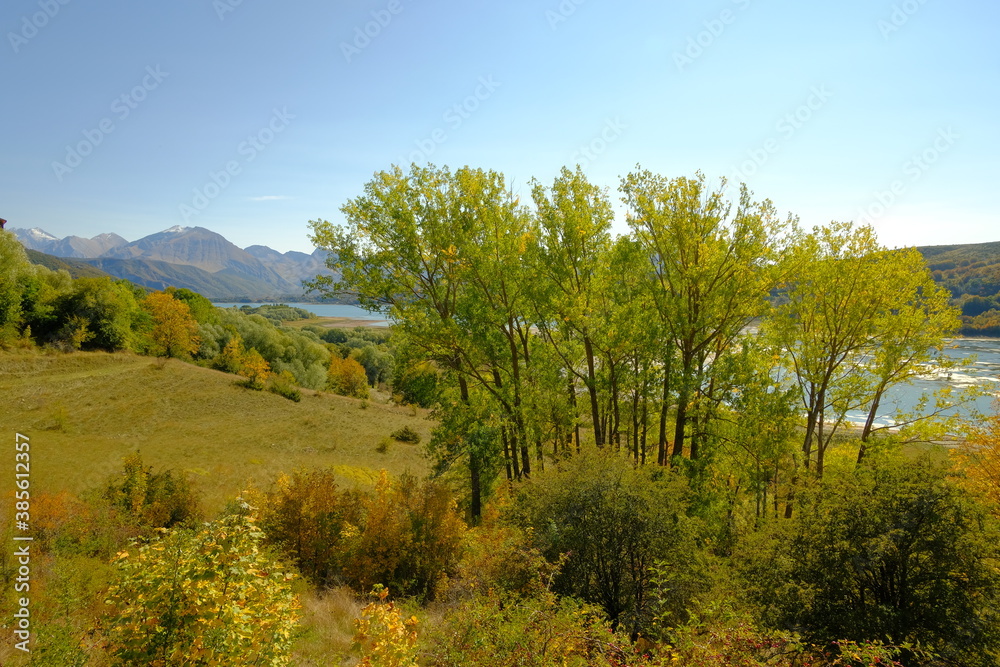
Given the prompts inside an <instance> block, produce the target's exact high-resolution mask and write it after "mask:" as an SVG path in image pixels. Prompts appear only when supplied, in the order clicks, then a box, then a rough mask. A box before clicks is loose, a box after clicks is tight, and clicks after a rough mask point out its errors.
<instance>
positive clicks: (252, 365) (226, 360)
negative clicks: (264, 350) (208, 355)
mask: <svg viewBox="0 0 1000 667" xmlns="http://www.w3.org/2000/svg"><path fill="white" fill-rule="evenodd" d="M214 365H215V367H216V368H218V369H219V370H222V371H226V372H227V373H238V374H239V375H242V376H243V377H244V378H246V379H245V380H243V381H241V382H240V383H239V384H241V385H242V386H244V387H248V388H250V389H257V390H261V389H263V388H264V386H265V385H266V383H267V379H268V378H269V377H270V376H271V366H270V364H268V363H267V361H266V360H265V359H264V357H262V356H261V354H260V352H258V351H257V350H256V349H255V348H250V349H249V350H248V349H246V348H245V347H244V346H243V339H242V338H241V337H240V336H239V335H235V336H233V337H231V338H230V339H229V342H227V343H226V346H225V347H224V348H223V349H222V352H221V353H219V356H218V357H216V359H215V361H214Z"/></svg>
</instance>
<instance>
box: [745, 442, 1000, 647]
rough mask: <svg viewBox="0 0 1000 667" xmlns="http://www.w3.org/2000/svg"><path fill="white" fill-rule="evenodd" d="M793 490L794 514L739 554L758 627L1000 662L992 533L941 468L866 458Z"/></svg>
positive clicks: (999, 584)
mask: <svg viewBox="0 0 1000 667" xmlns="http://www.w3.org/2000/svg"><path fill="white" fill-rule="evenodd" d="M800 496H801V497H800V498H797V500H800V502H798V503H797V508H798V509H797V516H796V517H794V518H793V519H792V520H791V521H780V522H775V523H774V524H773V525H772V526H770V527H769V528H768V530H766V531H763V532H762V534H759V535H756V536H753V537H751V538H750V539H748V540H747V541H746V543H745V544H744V545H743V547H742V555H741V556H740V557H739V558H738V559H737V562H738V563H739V564H740V571H741V573H742V576H741V588H742V589H743V591H744V592H745V594H746V597H747V599H748V600H749V601H751V602H752V603H753V604H755V605H756V607H757V609H758V613H759V615H760V617H761V619H762V621H763V622H764V623H765V624H766V625H769V626H770V627H797V628H800V629H801V632H802V633H803V635H804V636H805V638H806V639H808V640H810V641H813V642H816V643H823V644H825V643H827V642H828V641H829V640H830V639H842V638H846V639H850V640H854V641H866V640H887V641H889V642H890V643H892V644H896V645H902V644H904V643H910V644H916V643H918V642H919V644H920V645H922V646H923V647H924V648H926V649H930V650H932V651H934V652H936V653H937V654H939V655H940V657H941V658H942V659H944V660H945V661H946V662H948V663H949V664H963V665H983V666H985V665H996V664H998V656H1000V653H998V650H1000V614H998V611H997V610H998V609H1000V571H998V570H997V568H996V544H997V543H998V541H1000V532H998V531H997V529H996V527H995V526H994V525H992V524H991V521H990V517H989V516H988V514H987V512H986V511H985V510H984V509H983V508H982V507H980V506H979V505H978V504H977V503H976V502H975V501H974V499H972V498H971V497H969V495H968V494H967V493H966V492H964V491H963V490H961V489H960V488H959V487H957V486H956V485H955V484H954V482H953V481H952V480H950V479H949V477H948V470H947V468H945V467H944V466H942V465H940V464H934V463H931V462H929V461H919V462H905V461H903V462H896V461H887V460H879V459H875V460H873V461H872V462H871V464H870V465H866V466H864V467H862V468H861V469H859V470H857V471H854V472H852V473H850V474H846V475H844V476H842V478H840V479H827V480H824V483H823V484H822V485H820V486H818V488H816V489H814V490H812V491H811V492H809V493H806V492H805V491H803V492H802V494H800ZM912 658H913V655H912V653H907V652H904V654H903V661H904V662H907V663H908V662H909V661H910V660H911V659H912Z"/></svg>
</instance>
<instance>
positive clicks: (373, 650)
mask: <svg viewBox="0 0 1000 667" xmlns="http://www.w3.org/2000/svg"><path fill="white" fill-rule="evenodd" d="M372 595H375V596H377V597H378V599H377V600H375V601H374V602H372V603H371V604H369V605H368V606H367V607H365V608H364V609H362V610H361V618H358V619H355V621H354V623H355V625H356V626H357V632H356V633H355V635H354V641H356V642H357V643H358V644H360V645H361V651H362V653H363V657H362V658H361V663H360V664H361V665H365V666H367V667H417V661H416V654H417V631H416V627H417V619H416V617H415V616H410V617H409V618H407V619H405V620H404V619H403V618H402V616H401V614H400V613H399V609H398V608H397V607H396V604H395V603H394V602H388V601H387V598H388V597H389V589H388V588H383V587H382V586H380V585H378V586H375V587H374V589H373V590H372Z"/></svg>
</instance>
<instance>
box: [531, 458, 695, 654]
mask: <svg viewBox="0 0 1000 667" xmlns="http://www.w3.org/2000/svg"><path fill="white" fill-rule="evenodd" d="M686 510H687V483H686V480H685V479H684V478H683V477H682V475H680V474H679V473H672V472H670V471H669V470H665V469H663V468H656V469H654V470H649V469H638V470H636V469H634V468H633V466H632V464H631V463H630V462H629V461H628V460H626V459H623V458H621V457H619V456H616V455H614V454H613V453H612V454H608V455H594V456H588V455H584V456H578V457H575V458H573V459H570V460H569V461H567V462H565V463H563V464H562V465H561V466H560V467H559V468H558V470H556V471H555V472H551V471H547V472H546V474H544V475H536V477H535V479H534V480H532V481H530V482H528V483H526V484H524V485H523V486H522V487H521V489H520V493H519V494H518V497H517V502H516V507H515V509H514V511H515V512H516V513H517V514H518V515H519V520H520V522H521V525H522V526H524V527H526V528H531V529H532V534H533V535H534V539H535V542H536V545H537V546H538V547H539V548H540V549H541V550H542V552H543V553H544V554H545V556H546V557H547V558H548V559H549V561H550V562H556V561H557V560H558V559H559V558H560V557H562V556H563V555H566V559H565V563H564V564H563V565H562V567H561V568H560V571H559V574H558V575H557V576H556V578H555V586H554V590H555V591H556V592H558V593H562V594H564V595H571V596H574V597H578V598H580V599H582V600H585V601H587V602H591V603H594V604H598V605H600V606H601V607H602V608H603V609H604V611H605V613H606V614H607V615H608V618H609V619H610V620H611V622H612V624H613V625H614V626H615V627H618V626H624V627H625V628H627V629H628V631H629V632H630V633H633V634H635V633H638V632H642V631H648V628H649V627H650V625H651V623H652V617H653V615H654V613H659V614H660V615H661V616H662V615H664V614H665V613H666V610H668V609H669V610H672V611H673V618H672V621H673V622H676V623H682V622H684V621H685V620H686V617H685V612H686V609H687V608H688V606H689V603H690V602H691V600H692V599H693V597H694V596H695V595H696V594H697V593H698V592H700V591H702V590H704V589H705V588H706V587H707V585H708V582H707V581H705V580H704V568H703V567H701V558H700V554H699V547H698V544H699V539H698V530H699V526H698V523H697V522H696V521H695V520H693V519H690V518H689V517H688V516H687V513H686ZM657 570H659V571H661V572H662V571H665V570H669V571H670V572H671V573H672V577H673V579H672V580H671V582H670V585H669V586H665V585H662V584H661V585H659V586H658V585H657V581H655V579H656V578H657V577H658V575H657V574H656V572H657ZM660 579H662V577H660ZM658 589H659V590H658ZM654 601H658V602H657V604H656V605H654Z"/></svg>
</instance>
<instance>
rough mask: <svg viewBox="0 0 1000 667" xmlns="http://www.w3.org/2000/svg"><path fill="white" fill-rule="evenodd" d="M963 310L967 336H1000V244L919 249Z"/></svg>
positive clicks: (936, 278)
mask: <svg viewBox="0 0 1000 667" xmlns="http://www.w3.org/2000/svg"><path fill="white" fill-rule="evenodd" d="M918 250H920V252H921V253H922V254H923V255H924V258H925V259H926V261H927V266H928V268H929V269H930V270H931V272H932V273H931V275H932V276H933V277H934V281H935V282H937V283H938V284H939V285H941V286H943V287H945V288H946V289H947V290H948V291H949V292H951V296H952V302H953V303H954V305H955V306H957V307H958V308H960V309H961V311H962V327H961V330H960V332H961V334H962V335H964V336H1000V243H976V244H969V245H958V246H931V247H925V248H918Z"/></svg>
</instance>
